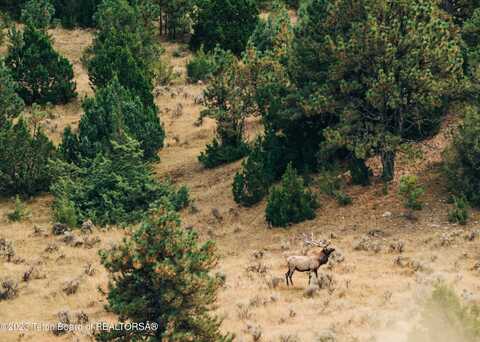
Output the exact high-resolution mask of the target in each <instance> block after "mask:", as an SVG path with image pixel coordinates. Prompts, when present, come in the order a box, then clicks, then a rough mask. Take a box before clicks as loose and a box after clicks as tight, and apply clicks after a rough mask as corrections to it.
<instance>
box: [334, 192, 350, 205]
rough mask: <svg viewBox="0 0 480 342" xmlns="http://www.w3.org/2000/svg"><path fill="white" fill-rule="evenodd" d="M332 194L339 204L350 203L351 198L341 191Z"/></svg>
mask: <svg viewBox="0 0 480 342" xmlns="http://www.w3.org/2000/svg"><path fill="white" fill-rule="evenodd" d="M334 196H335V199H336V200H337V203H338V204H340V205H341V206H347V205H350V204H352V198H351V197H350V196H349V195H347V194H346V193H344V192H343V191H335V194H334Z"/></svg>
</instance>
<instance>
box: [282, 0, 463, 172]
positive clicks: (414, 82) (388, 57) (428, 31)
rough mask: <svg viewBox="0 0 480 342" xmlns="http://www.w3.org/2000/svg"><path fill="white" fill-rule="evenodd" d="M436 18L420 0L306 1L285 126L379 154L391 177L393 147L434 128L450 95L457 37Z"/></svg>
mask: <svg viewBox="0 0 480 342" xmlns="http://www.w3.org/2000/svg"><path fill="white" fill-rule="evenodd" d="M444 17H445V16H444V15H443V14H442V12H441V11H440V10H439V9H438V7H437V5H436V4H435V3H434V2H431V1H428V0H420V1H416V0H405V1H386V0H381V1H378V0H367V1H361V2H357V1H351V0H337V1H334V2H330V1H326V0H312V1H310V2H309V3H307V6H306V7H305V8H304V11H302V12H301V17H300V19H299V23H298V27H297V30H296V32H295V39H294V46H293V53H292V59H291V61H290V68H291V74H292V76H293V80H294V82H295V84H296V86H297V88H298V91H297V92H296V94H295V101H293V104H294V105H293V106H292V107H293V108H295V109H297V114H296V118H298V120H295V121H296V122H294V123H293V125H292V126H293V127H295V129H297V130H298V129H299V127H301V128H303V130H302V131H301V132H306V133H307V134H309V135H310V134H313V137H317V138H315V139H313V141H317V142H319V143H322V139H323V138H326V139H327V143H328V144H332V145H337V146H340V147H344V148H347V149H348V150H349V151H350V152H351V153H352V154H353V155H354V156H355V157H356V158H358V159H366V158H368V157H370V156H372V155H374V154H378V155H380V156H381V159H382V164H383V178H384V179H385V180H390V179H392V177H393V174H394V163H395V155H396V151H397V148H398V146H399V144H400V143H401V142H402V141H404V140H405V139H408V140H420V139H423V138H425V137H426V136H429V135H430V134H432V133H433V132H435V130H436V129H437V128H438V127H439V123H440V122H441V120H442V118H443V115H444V113H445V111H446V107H447V105H448V100H449V99H451V98H452V97H455V96H456V95H457V94H458V93H460V89H461V82H460V81H461V79H462V77H463V70H462V64H463V60H462V56H461V51H460V37H459V35H458V34H457V30H455V29H454V27H453V26H452V24H451V23H450V22H449V21H447V20H445V18H444ZM292 126H290V127H288V129H289V130H290V129H291V127H292ZM315 126H316V127H315ZM326 128H328V129H327V130H325V129H326ZM319 132H320V134H319ZM287 134H288V132H287ZM293 134H295V132H294V131H293ZM301 134H302V133H301ZM310 136H311V135H310ZM302 140H303V141H305V140H306V141H309V140H312V139H308V138H305V137H304V136H302Z"/></svg>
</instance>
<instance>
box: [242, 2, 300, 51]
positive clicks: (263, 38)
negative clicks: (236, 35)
mask: <svg viewBox="0 0 480 342" xmlns="http://www.w3.org/2000/svg"><path fill="white" fill-rule="evenodd" d="M292 39H293V28H292V23H291V20H290V16H289V14H288V11H287V9H286V7H285V5H284V4H282V3H281V2H279V1H275V2H274V3H273V5H272V10H271V12H270V13H269V15H268V18H267V19H266V20H263V19H260V20H259V21H258V24H257V26H256V28H255V30H254V31H253V33H252V35H251V36H250V38H249V41H248V44H249V45H250V46H253V47H255V49H256V50H257V51H258V52H260V53H266V52H271V51H274V50H275V49H276V48H278V47H279V46H288V45H289V44H290V42H291V40H292Z"/></svg>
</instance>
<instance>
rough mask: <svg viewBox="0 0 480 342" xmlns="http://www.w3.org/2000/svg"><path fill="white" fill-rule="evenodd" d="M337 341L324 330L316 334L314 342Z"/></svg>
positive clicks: (331, 334)
mask: <svg viewBox="0 0 480 342" xmlns="http://www.w3.org/2000/svg"><path fill="white" fill-rule="evenodd" d="M336 340H337V339H336V337H335V334H334V333H333V331H331V330H325V331H321V332H319V333H317V335H316V336H315V342H335V341H336Z"/></svg>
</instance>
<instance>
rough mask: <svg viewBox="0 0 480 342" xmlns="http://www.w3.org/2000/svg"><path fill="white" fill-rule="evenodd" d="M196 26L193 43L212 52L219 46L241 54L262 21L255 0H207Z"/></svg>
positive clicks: (203, 3)
mask: <svg viewBox="0 0 480 342" xmlns="http://www.w3.org/2000/svg"><path fill="white" fill-rule="evenodd" d="M198 6H199V12H198V15H197V18H196V23H195V25H194V27H193V32H194V33H193V36H192V38H191V40H190V46H191V47H192V48H193V49H194V50H198V49H199V48H200V47H201V46H202V45H203V47H204V48H205V51H207V52H209V51H212V50H213V49H214V48H215V47H216V46H217V45H219V46H220V47H221V48H222V49H224V50H229V51H231V52H233V53H234V54H236V55H240V54H241V53H242V52H243V51H244V50H245V47H246V44H247V41H248V38H249V37H250V35H251V34H252V32H253V30H254V29H255V27H256V25H257V22H258V9H257V6H256V3H255V1H254V0H204V1H200V2H199V5H198Z"/></svg>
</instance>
